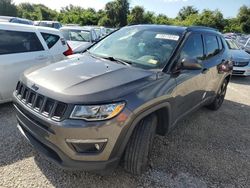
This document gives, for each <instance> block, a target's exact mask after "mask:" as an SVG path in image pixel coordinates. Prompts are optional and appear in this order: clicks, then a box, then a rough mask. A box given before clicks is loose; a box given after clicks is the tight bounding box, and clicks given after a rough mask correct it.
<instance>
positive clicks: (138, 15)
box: [128, 6, 144, 24]
mask: <svg viewBox="0 0 250 188" xmlns="http://www.w3.org/2000/svg"><path fill="white" fill-rule="evenodd" d="M128 23H129V24H141V23H144V8H143V7H141V6H135V7H134V8H133V9H132V10H131V13H130V15H129V16H128Z"/></svg>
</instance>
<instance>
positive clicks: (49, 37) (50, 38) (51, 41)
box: [41, 33, 60, 49]
mask: <svg viewBox="0 0 250 188" xmlns="http://www.w3.org/2000/svg"><path fill="white" fill-rule="evenodd" d="M41 34H42V36H43V39H44V40H45V42H46V44H47V46H48V48H49V49H50V48H52V47H53V46H54V45H55V44H56V43H57V41H58V40H59V39H60V36H58V35H53V34H49V33H41Z"/></svg>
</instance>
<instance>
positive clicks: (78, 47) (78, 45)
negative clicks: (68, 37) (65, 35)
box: [67, 41, 92, 53]
mask: <svg viewBox="0 0 250 188" xmlns="http://www.w3.org/2000/svg"><path fill="white" fill-rule="evenodd" d="M67 43H68V44H69V46H70V47H71V49H72V50H73V52H74V53H80V52H82V51H84V50H85V49H87V48H88V47H89V46H90V45H91V44H92V43H91V42H79V41H67Z"/></svg>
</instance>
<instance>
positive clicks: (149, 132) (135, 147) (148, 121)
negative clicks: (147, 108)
mask: <svg viewBox="0 0 250 188" xmlns="http://www.w3.org/2000/svg"><path fill="white" fill-rule="evenodd" d="M156 125H157V118H156V116H155V115H150V116H147V117H146V118H144V119H143V120H141V121H140V122H139V123H138V124H137V125H136V127H135V129H134V131H133V133H132V135H131V138H130V140H129V142H128V144H127V147H126V150H125V153H124V169H125V170H126V171H128V172H130V173H132V174H141V173H142V172H143V171H145V170H146V168H147V167H148V161H149V160H148V159H149V153H150V150H151V148H152V145H153V140H154V136H155V130H156Z"/></svg>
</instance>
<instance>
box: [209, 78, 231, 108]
mask: <svg viewBox="0 0 250 188" xmlns="http://www.w3.org/2000/svg"><path fill="white" fill-rule="evenodd" d="M227 84H228V81H227V80H226V79H225V80H224V81H223V82H222V84H221V86H220V89H219V91H218V93H217V94H216V97H215V99H214V100H213V102H212V103H211V104H209V105H208V106H207V108H209V109H210V110H218V109H219V108H220V107H221V105H222V103H223V101H224V98H225V95H226V92H227Z"/></svg>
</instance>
